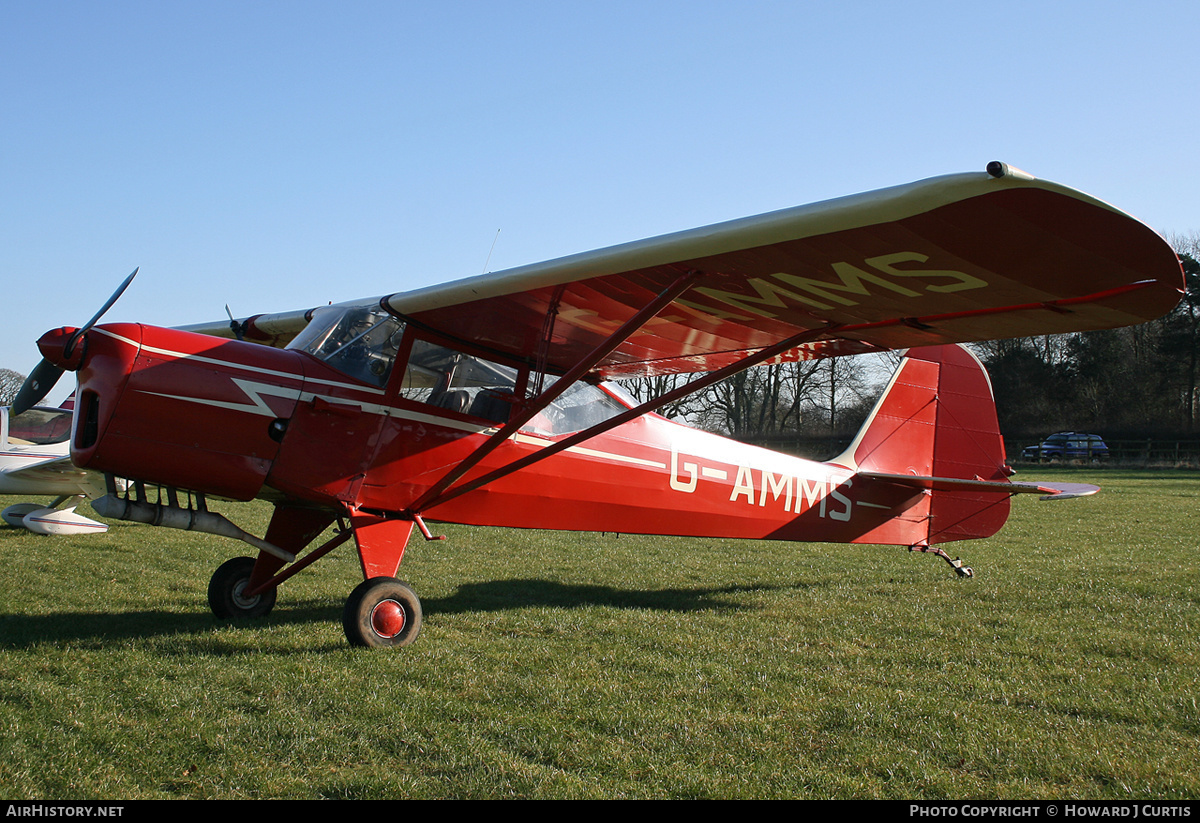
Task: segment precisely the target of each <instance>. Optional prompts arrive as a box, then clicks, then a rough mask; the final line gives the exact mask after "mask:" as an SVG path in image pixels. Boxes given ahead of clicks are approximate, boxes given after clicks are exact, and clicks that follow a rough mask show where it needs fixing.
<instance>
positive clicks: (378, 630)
mask: <svg viewBox="0 0 1200 823" xmlns="http://www.w3.org/2000/svg"><path fill="white" fill-rule="evenodd" d="M421 619H422V614H421V601H420V600H418V599H417V595H416V593H415V592H414V591H413V590H412V589H410V588H409V587H408V584H407V583H404V582H403V581H400V580H397V579H396V578H394V577H372V578H371V579H370V580H364V581H363V582H362V583H360V584H358V586H357V587H355V589H354V591H353V592H351V593H350V597H349V598H347V599H346V610H345V611H344V612H343V613H342V628H343V629H345V631H346V639H347V640H348V641H350V645H351V646H366V647H368V648H392V647H399V646H407V645H408V644H409V643H411V642H413V641H414V640H416V639H417V635H418V634H420V632H421Z"/></svg>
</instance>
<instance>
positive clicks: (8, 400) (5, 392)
mask: <svg viewBox="0 0 1200 823" xmlns="http://www.w3.org/2000/svg"><path fill="white" fill-rule="evenodd" d="M24 384H25V375H23V374H18V373H17V372H15V371H13V370H12V369H0V406H11V405H12V402H13V401H14V400H16V399H17V392H19V391H20V390H21V386H23V385H24Z"/></svg>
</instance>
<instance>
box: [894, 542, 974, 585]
mask: <svg viewBox="0 0 1200 823" xmlns="http://www.w3.org/2000/svg"><path fill="white" fill-rule="evenodd" d="M908 550H909V551H910V552H927V553H929V554H936V555H937V556H938V557H940V558H942V559H943V560H945V561H946V562H947V563H949V564H950V568H952V569H954V573H955V574H957V575H958V576H959V577H974V576H975V570H974V569H972V568H971V567H970V566H967V565H965V564H964V563H963V562H962V559H961V558H958V557H956V558H954V559H953V560H951V559H950V555H948V554H946V552H944V551H943V550H942V549H939V548H938V547H937V546H929V545H926V544H923V543H922V544H918V545H915V546H909V547H908Z"/></svg>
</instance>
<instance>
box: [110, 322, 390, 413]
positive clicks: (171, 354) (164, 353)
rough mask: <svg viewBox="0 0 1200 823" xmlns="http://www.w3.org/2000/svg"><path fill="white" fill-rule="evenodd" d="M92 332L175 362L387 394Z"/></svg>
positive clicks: (367, 392)
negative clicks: (208, 365) (201, 364)
mask: <svg viewBox="0 0 1200 823" xmlns="http://www.w3.org/2000/svg"><path fill="white" fill-rule="evenodd" d="M92 331H94V332H99V333H101V334H103V335H106V336H108V337H111V338H112V339H114V340H119V341H120V342H122V343H125V344H126V345H128V346H131V347H133V348H135V349H140V350H141V351H146V352H150V353H152V354H157V355H159V356H161V357H168V358H173V359H175V360H193V361H196V362H199V363H209V364H211V365H214V366H224V367H225V368H229V369H240V370H242V371H248V372H254V373H255V374H261V375H264V376H268V377H283V378H287V379H290V380H295V381H297V382H300V383H303V382H305V381H307V382H309V383H320V384H322V385H325V386H331V387H333V388H339V389H350V390H352V391H358V392H363V393H364V394H372V395H375V396H377V397H382V396H383V395H384V394H386V392H385V391H384V390H383V389H379V388H375V387H374V386H364V385H362V384H361V383H343V382H340V381H337V380H327V379H325V378H321V377H305V376H304V375H303V374H297V373H296V372H290V371H278V370H276V369H264V368H261V367H259V366H250V365H247V364H245V363H236V362H234V361H232V360H220V359H218V358H215V357H205V356H204V355H202V354H188V353H186V352H180V351H172V350H171V349H162V348H158V347H157V346H149V345H146V344H145V343H141V344H139V343H138V342H137V341H136V340H130V339H129V338H128V337H125V336H124V335H120V334H116V333H114V332H112V331H109V330H108V329H102V328H95V329H92ZM342 402H345V401H342Z"/></svg>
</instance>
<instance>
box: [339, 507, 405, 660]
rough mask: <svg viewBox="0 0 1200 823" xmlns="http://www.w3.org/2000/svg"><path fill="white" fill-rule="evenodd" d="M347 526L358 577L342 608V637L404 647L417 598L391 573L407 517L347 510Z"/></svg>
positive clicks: (398, 556)
mask: <svg viewBox="0 0 1200 823" xmlns="http://www.w3.org/2000/svg"><path fill="white" fill-rule="evenodd" d="M422 525H423V524H422ZM350 528H351V529H352V530H353V531H354V543H355V545H356V546H357V547H358V558H359V561H360V562H361V563H362V570H363V578H364V580H363V582H362V583H360V584H359V585H358V586H357V587H356V588H355V589H354V591H353V592H351V593H350V597H349V598H348V599H347V600H346V608H345V611H344V612H343V613H342V628H343V629H344V630H345V632H346V640H348V641H349V643H350V645H351V646H366V647H368V648H395V647H399V646H407V645H408V644H409V643H412V642H413V641H414V640H416V639H417V635H418V634H419V633H420V631H421V621H422V617H423V615H422V611H421V601H420V600H418V599H417V595H416V593H415V592H413V590H412V589H411V588H410V587H409V585H408V584H407V583H405V582H403V581H401V580H397V579H396V577H395V574H396V570H397V569H398V568H399V566H400V560H401V558H402V557H404V548H405V546H407V545H408V538H409V536H410V535H411V534H412V529H413V521H412V520H406V519H403V518H396V517H386V516H383V515H375V514H369V513H367V512H363V511H361V510H358V509H352V510H351V511H350ZM422 531H424V529H422Z"/></svg>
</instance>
